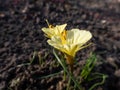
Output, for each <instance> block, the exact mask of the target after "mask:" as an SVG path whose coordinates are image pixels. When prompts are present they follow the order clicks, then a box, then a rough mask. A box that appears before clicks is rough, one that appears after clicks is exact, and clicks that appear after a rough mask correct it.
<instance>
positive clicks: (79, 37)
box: [47, 29, 92, 64]
mask: <svg viewBox="0 0 120 90" xmlns="http://www.w3.org/2000/svg"><path fill="white" fill-rule="evenodd" d="M91 38H92V34H91V33H90V32H89V31H86V30H79V29H72V30H68V31H63V32H62V33H61V36H54V37H52V38H51V39H49V40H48V41H47V42H48V44H49V45H51V46H53V47H54V48H56V49H58V50H60V51H61V52H63V53H65V56H66V59H67V62H68V64H73V59H74V57H75V55H76V52H77V51H79V50H81V49H83V48H85V47H87V46H89V45H85V46H84V44H85V43H86V42H88V41H89V40H90V39H91Z"/></svg>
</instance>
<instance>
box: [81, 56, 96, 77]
mask: <svg viewBox="0 0 120 90" xmlns="http://www.w3.org/2000/svg"><path fill="white" fill-rule="evenodd" d="M96 61H97V58H96V55H95V54H91V56H90V57H89V58H88V59H87V61H86V64H85V66H84V67H83V69H82V72H81V75H80V76H81V77H82V79H87V77H88V76H89V75H90V73H91V71H92V69H93V68H94V66H95V63H96Z"/></svg>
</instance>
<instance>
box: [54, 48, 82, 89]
mask: <svg viewBox="0 0 120 90" xmlns="http://www.w3.org/2000/svg"><path fill="white" fill-rule="evenodd" d="M53 54H54V55H55V57H56V59H57V60H58V62H59V63H60V65H61V66H62V68H63V70H64V72H65V73H67V75H69V77H70V79H71V80H72V81H73V82H74V84H75V86H77V88H78V89H79V90H83V89H82V87H81V85H79V83H78V81H77V80H75V78H74V76H73V74H71V73H70V72H69V71H68V70H67V67H66V66H65V65H64V64H63V63H62V61H61V60H60V58H59V57H58V56H57V54H56V52H55V50H54V49H53ZM70 82H71V81H70Z"/></svg>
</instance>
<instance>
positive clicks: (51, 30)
mask: <svg viewBox="0 0 120 90" xmlns="http://www.w3.org/2000/svg"><path fill="white" fill-rule="evenodd" d="M66 26H67V24H63V25H56V26H55V27H54V26H52V25H49V24H48V28H46V27H44V28H42V31H43V32H44V33H45V34H46V36H47V37H48V38H51V37H53V36H59V35H61V33H62V32H63V31H64V30H65V27H66Z"/></svg>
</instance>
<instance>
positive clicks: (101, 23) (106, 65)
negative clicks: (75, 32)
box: [0, 0, 120, 90]
mask: <svg viewBox="0 0 120 90" xmlns="http://www.w3.org/2000/svg"><path fill="white" fill-rule="evenodd" d="M45 19H48V21H49V22H50V23H51V24H53V25H56V24H64V23H67V24H68V25H67V29H72V28H80V29H86V30H90V32H91V33H92V34H93V38H92V40H91V42H93V43H94V44H93V45H91V46H89V47H88V48H86V49H84V50H81V51H80V52H78V54H77V56H76V57H77V58H78V59H77V60H78V61H77V62H79V64H80V63H81V62H83V61H84V60H86V59H87V58H88V57H89V53H90V52H91V51H92V52H94V53H96V54H97V58H98V60H101V61H102V63H100V64H99V65H98V66H96V68H95V71H97V72H101V73H104V74H106V75H108V78H107V79H106V82H105V83H104V84H103V85H101V86H99V87H97V88H96V89H95V90H120V0H68V1H66V0H0V90H65V88H66V84H67V81H64V80H63V73H62V67H61V66H60V65H58V64H57V62H56V61H55V57H54V55H53V54H52V52H51V51H50V49H51V48H50V46H49V45H48V44H47V43H46V40H47V38H45V37H44V35H43V32H42V31H41V28H42V27H47V24H46V22H45ZM35 51H36V52H37V54H36V57H35V58H34V61H33V63H32V64H31V65H25V64H26V63H29V62H30V60H31V59H32V56H33V54H34V52H35ZM45 55H46V57H45ZM38 56H41V59H42V60H43V63H41V64H40V63H39V61H38V60H39V58H38ZM74 68H75V71H74V73H76V74H77V73H79V72H80V67H79V66H77V65H75V66H74ZM57 72H61V73H60V74H58V75H56V76H54V77H49V78H42V77H43V76H47V75H49V74H53V73H57ZM85 88H86V90H87V88H88V87H85Z"/></svg>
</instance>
